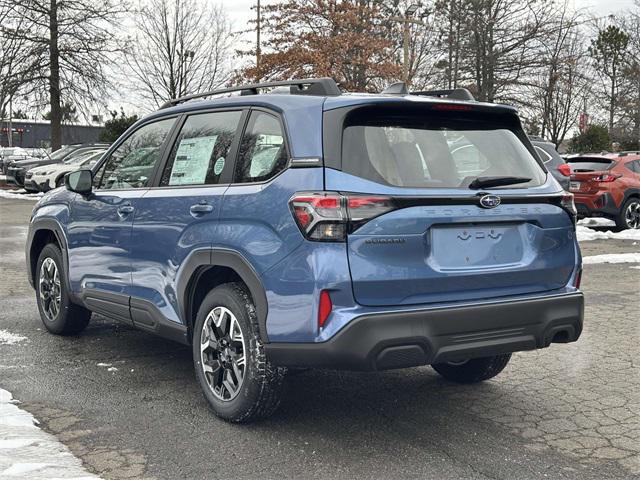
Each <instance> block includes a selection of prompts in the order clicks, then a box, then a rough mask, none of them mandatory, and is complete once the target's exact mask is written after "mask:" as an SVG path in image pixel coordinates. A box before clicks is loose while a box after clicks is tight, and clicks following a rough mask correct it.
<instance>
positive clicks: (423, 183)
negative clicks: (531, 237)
mask: <svg viewBox="0 0 640 480" xmlns="http://www.w3.org/2000/svg"><path fill="white" fill-rule="evenodd" d="M342 168H343V170H344V171H345V172H347V173H350V174H352V175H357V176H359V177H361V178H365V179H367V180H372V181H374V182H378V183H385V184H389V185H393V186H397V187H408V188H468V187H469V185H471V184H472V183H473V181H474V180H476V179H477V178H478V177H482V178H485V177H514V178H519V179H525V180H527V181H518V182H517V183H515V182H514V183H513V184H508V183H506V182H503V183H504V185H496V186H492V187H490V188H527V187H531V186H537V185H541V184H543V183H544V181H545V178H546V175H545V173H544V171H543V170H542V168H541V167H540V165H539V164H538V163H537V161H536V160H535V158H534V157H533V155H532V154H531V152H530V151H529V150H528V149H527V148H526V147H525V145H524V144H523V142H522V141H521V140H520V138H519V137H518V135H517V134H516V132H514V131H513V130H511V129H510V128H508V127H505V126H501V125H497V124H496V125H492V124H491V123H489V122H479V121H477V120H474V121H470V120H467V119H454V118H437V117H434V118H428V117H426V116H423V115H418V114H416V115H412V116H410V117H405V118H397V117H396V118H393V117H391V116H388V115H387V116H385V115H382V114H380V115H379V117H378V118H376V116H374V115H367V116H366V118H363V117H361V118H355V119H348V120H347V126H346V128H345V129H344V133H343V139H342Z"/></svg>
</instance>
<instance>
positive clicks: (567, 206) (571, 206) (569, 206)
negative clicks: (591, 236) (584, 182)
mask: <svg viewBox="0 0 640 480" xmlns="http://www.w3.org/2000/svg"><path fill="white" fill-rule="evenodd" d="M560 206H561V207H562V208H563V209H564V210H566V212H567V213H568V214H569V215H570V216H571V219H572V220H573V224H574V225H575V224H576V222H577V220H578V210H577V209H576V204H575V203H574V201H573V194H572V193H565V194H564V195H563V196H562V200H561V202H560Z"/></svg>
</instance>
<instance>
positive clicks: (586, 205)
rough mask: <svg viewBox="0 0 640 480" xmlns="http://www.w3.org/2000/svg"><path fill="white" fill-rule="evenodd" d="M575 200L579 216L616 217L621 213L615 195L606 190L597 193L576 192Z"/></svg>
mask: <svg viewBox="0 0 640 480" xmlns="http://www.w3.org/2000/svg"><path fill="white" fill-rule="evenodd" d="M574 202H575V204H576V210H578V216H579V217H593V216H596V217H615V216H616V215H618V214H619V213H620V206H619V205H616V202H615V199H614V198H613V196H612V195H611V194H610V193H608V192H604V193H601V194H595V195H580V194H574Z"/></svg>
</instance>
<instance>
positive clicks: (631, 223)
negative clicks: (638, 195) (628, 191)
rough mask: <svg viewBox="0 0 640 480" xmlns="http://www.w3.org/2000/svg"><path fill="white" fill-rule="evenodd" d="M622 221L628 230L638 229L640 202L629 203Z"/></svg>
mask: <svg viewBox="0 0 640 480" xmlns="http://www.w3.org/2000/svg"><path fill="white" fill-rule="evenodd" d="M624 221H625V223H626V225H627V227H628V228H634V229H637V228H640V202H635V201H634V202H631V203H630V204H629V205H628V206H627V209H626V211H625V212H624Z"/></svg>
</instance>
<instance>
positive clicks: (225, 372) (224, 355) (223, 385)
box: [200, 306, 247, 402]
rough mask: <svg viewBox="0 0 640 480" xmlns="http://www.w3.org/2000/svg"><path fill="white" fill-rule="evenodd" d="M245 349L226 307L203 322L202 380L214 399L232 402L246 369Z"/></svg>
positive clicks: (201, 338) (201, 337)
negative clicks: (203, 379) (203, 378)
mask: <svg viewBox="0 0 640 480" xmlns="http://www.w3.org/2000/svg"><path fill="white" fill-rule="evenodd" d="M246 351H247V349H246V345H245V340H244V335H243V334H242V329H241V328H240V324H239V323H238V319H237V318H236V316H235V315H234V314H233V313H232V312H231V311H230V310H229V309H228V308H226V307H222V306H220V307H215V308H214V309H213V310H211V312H209V314H208V315H207V318H206V319H205V321H204V323H203V325H202V334H201V336H200V355H201V365H202V371H203V373H204V377H205V379H206V381H207V384H208V385H209V388H210V389H211V391H212V392H213V394H214V395H215V397H216V398H218V399H219V400H222V401H225V402H228V401H230V400H233V399H234V398H235V397H236V396H237V395H238V393H239V392H240V388H241V387H242V382H243V381H244V375H245V369H246V357H245V353H246Z"/></svg>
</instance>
